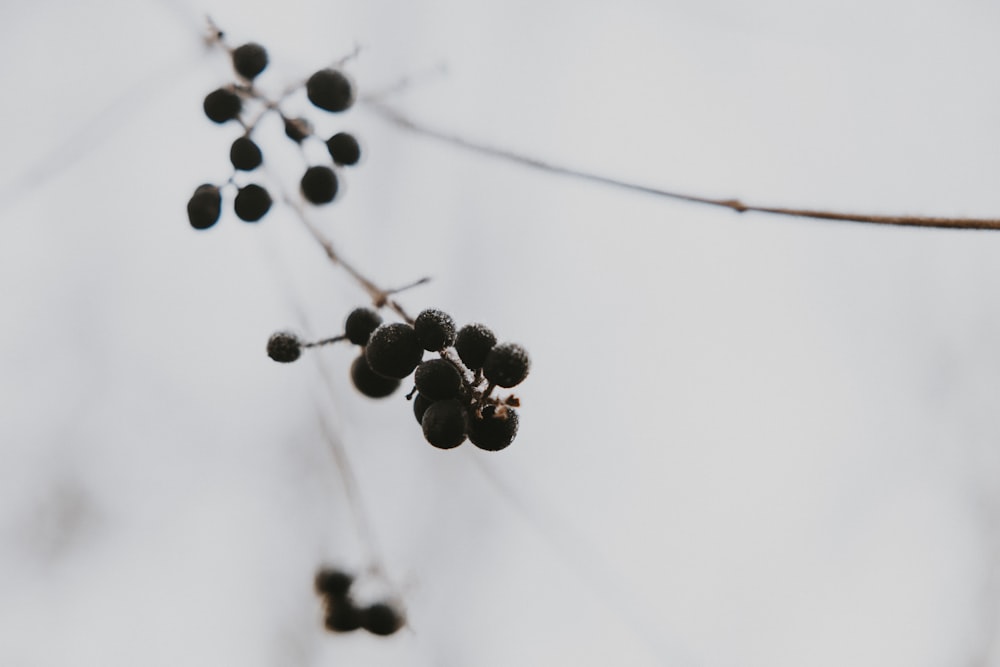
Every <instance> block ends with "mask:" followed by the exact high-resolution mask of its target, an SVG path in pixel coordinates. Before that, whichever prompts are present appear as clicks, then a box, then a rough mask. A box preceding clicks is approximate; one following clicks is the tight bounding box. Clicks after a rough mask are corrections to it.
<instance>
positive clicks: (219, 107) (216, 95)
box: [202, 88, 243, 123]
mask: <svg viewBox="0 0 1000 667" xmlns="http://www.w3.org/2000/svg"><path fill="white" fill-rule="evenodd" d="M202 106H203V108H204V110H205V115H206V116H208V118H209V120H211V121H212V122H213V123H225V122H226V121H227V120H233V119H234V118H237V117H238V116H239V115H240V111H242V110H243V102H242V101H241V100H240V96H239V95H237V94H236V93H234V92H233V91H231V90H226V89H225V88H219V89H218V90H213V91H212V92H210V93H209V94H208V95H207V96H206V97H205V103H204V105H202Z"/></svg>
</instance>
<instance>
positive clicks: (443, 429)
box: [420, 398, 468, 449]
mask: <svg viewBox="0 0 1000 667" xmlns="http://www.w3.org/2000/svg"><path fill="white" fill-rule="evenodd" d="M420 425H421V427H422V428H423V431H424V438H425V439H426V440H427V442H429V443H431V444H432V445H434V446H435V447H437V448H438V449H452V448H454V447H458V446H459V445H461V444H462V443H463V442H465V438H466V434H467V432H468V412H467V411H466V409H465V406H463V405H462V404H461V403H460V402H459V401H458V400H456V399H454V398H452V399H449V400H447V401H436V402H434V403H432V404H431V405H430V407H428V408H427V411H426V412H424V417H423V419H421V420H420Z"/></svg>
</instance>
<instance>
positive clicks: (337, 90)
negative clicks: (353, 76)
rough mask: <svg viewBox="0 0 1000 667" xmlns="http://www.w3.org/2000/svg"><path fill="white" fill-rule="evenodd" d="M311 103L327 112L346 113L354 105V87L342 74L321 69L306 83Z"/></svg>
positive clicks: (332, 70)
mask: <svg viewBox="0 0 1000 667" xmlns="http://www.w3.org/2000/svg"><path fill="white" fill-rule="evenodd" d="M306 95H307V96H308V97H309V101H310V102H312V103H313V104H315V105H316V106H318V107H319V108H320V109H325V110H326V111H345V110H347V109H349V108H350V107H351V105H352V104H353V103H354V87H353V86H352V85H351V81H350V80H349V79H348V78H347V77H346V76H344V75H343V74H342V73H341V72H338V71H337V70H334V69H321V70H320V71H318V72H316V73H315V74H313V75H312V76H311V77H309V80H308V81H306Z"/></svg>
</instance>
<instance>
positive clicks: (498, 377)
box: [483, 343, 531, 387]
mask: <svg viewBox="0 0 1000 667" xmlns="http://www.w3.org/2000/svg"><path fill="white" fill-rule="evenodd" d="M530 366H531V362H530V361H529V359H528V352H527V351H526V350H525V349H524V348H523V347H521V346H520V345H518V344H517V343H504V344H502V345H497V346H496V347H494V348H493V349H492V350H490V352H489V354H487V355H486V361H485V362H483V375H485V376H486V379H487V380H489V381H490V382H492V383H493V384H495V385H497V386H500V387H513V386H515V385H517V384H520V383H521V381H522V380H524V378H526V377H528V369H529V368H530Z"/></svg>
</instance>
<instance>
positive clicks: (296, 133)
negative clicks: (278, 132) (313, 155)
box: [285, 118, 313, 144]
mask: <svg viewBox="0 0 1000 667" xmlns="http://www.w3.org/2000/svg"><path fill="white" fill-rule="evenodd" d="M312 131H313V128H312V123H310V122H309V121H308V120H306V119H305V118H286V119H285V136H286V137H288V138H289V139H291V140H292V141H294V142H295V143H297V144H301V143H302V142H303V141H305V138H306V137H308V136H309V135H310V134H312Z"/></svg>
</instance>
